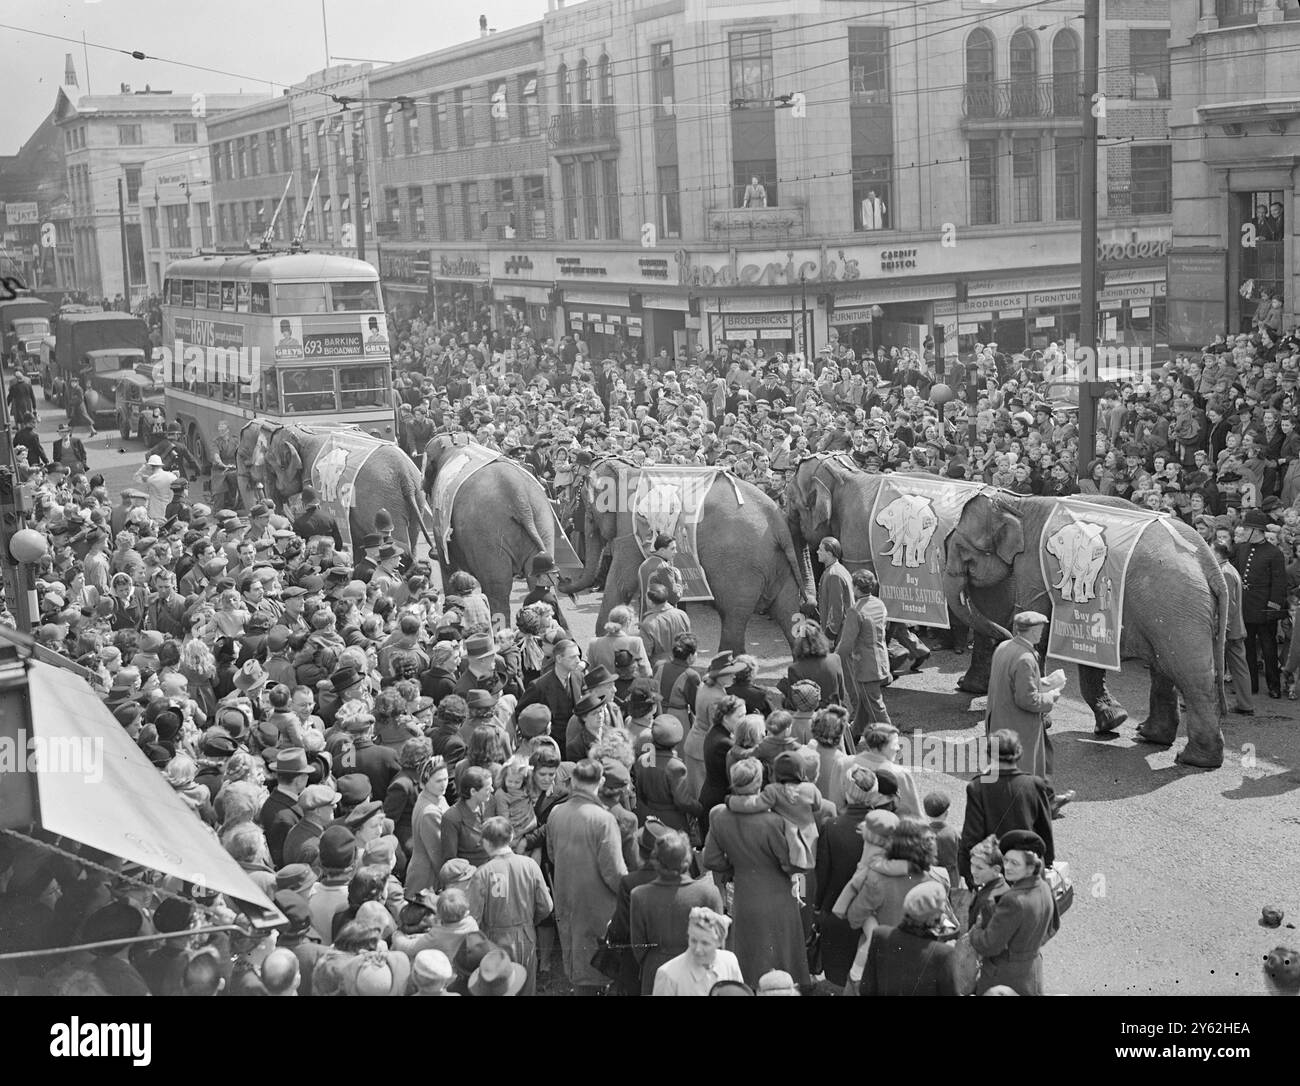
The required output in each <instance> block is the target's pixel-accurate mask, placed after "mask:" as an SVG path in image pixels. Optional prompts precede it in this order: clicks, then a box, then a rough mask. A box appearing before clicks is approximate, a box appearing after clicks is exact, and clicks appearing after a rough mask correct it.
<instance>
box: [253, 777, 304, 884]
mask: <svg viewBox="0 0 1300 1086" xmlns="http://www.w3.org/2000/svg"><path fill="white" fill-rule="evenodd" d="M301 820H302V812H301V811H300V810H298V801H297V799H295V798H294V797H293V796H290V795H287V794H286V793H284V792H281V791H280V790H279V789H278V788H277V789H276V790H275V791H274V792H272V793H271V794H270V795H269V796H268V797H267V800H266V802H265V803H263V804H262V813H261V814H260V815H258V817H257V821H258V824H259V825H260V826H261V827H262V830H263V832H264V833H265V834H266V847H267V851H269V852H270V853H271V865H272V866H273V867H277V868H278V867H282V866H284V839H285V838H286V837H287V836H288V835H289V831H290V830H291V829H293V828H294V826H296V825H297V824H298V823H299V822H300V821H301Z"/></svg>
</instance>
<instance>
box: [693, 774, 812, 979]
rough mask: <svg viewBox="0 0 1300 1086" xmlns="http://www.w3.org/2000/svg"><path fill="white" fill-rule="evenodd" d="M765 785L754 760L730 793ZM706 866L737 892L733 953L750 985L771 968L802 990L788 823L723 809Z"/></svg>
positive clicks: (803, 960) (734, 778)
mask: <svg viewBox="0 0 1300 1086" xmlns="http://www.w3.org/2000/svg"><path fill="white" fill-rule="evenodd" d="M762 787H763V766H762V764H761V763H760V762H759V761H758V760H757V759H755V758H747V759H746V760H745V761H742V762H737V763H736V764H735V765H734V766H732V769H731V792H732V794H733V795H737V796H754V795H757V794H758V793H759V791H760V790H761V789H762ZM704 865H705V867H707V868H708V869H709V870H710V871H715V872H718V873H719V874H721V875H722V876H723V880H724V881H726V882H730V883H731V884H732V886H733V889H734V894H733V903H732V908H731V915H732V918H733V919H734V920H735V922H736V934H735V943H734V945H735V950H736V957H737V958H738V959H739V960H740V967H741V971H742V972H743V973H744V977H745V981H746V982H747V983H748V984H750V985H751V986H753V985H756V984H757V983H758V979H759V978H760V977H761V976H762V975H763V974H764V973H766V972H768V971H769V970H772V969H783V970H785V971H786V972H787V973H789V974H790V975H791V976H792V977H794V978H795V982H796V983H797V984H799V985H800V986H806V985H807V984H808V983H809V976H808V955H807V951H806V949H805V938H804V929H803V922H802V919H801V918H800V913H799V901H798V899H797V898H796V897H795V896H794V894H793V893H792V892H791V885H790V877H791V875H793V874H795V868H794V867H793V866H792V865H791V863H790V849H789V846H788V844H787V843H786V836H785V821H784V819H782V817H781V816H780V815H778V814H776V813H774V812H773V811H770V810H754V811H732V810H729V809H728V807H727V806H725V805H720V806H719V807H718V808H717V809H716V810H715V812H714V815H713V818H712V819H711V821H710V823H709V834H708V838H707V839H706V841H705V843H704Z"/></svg>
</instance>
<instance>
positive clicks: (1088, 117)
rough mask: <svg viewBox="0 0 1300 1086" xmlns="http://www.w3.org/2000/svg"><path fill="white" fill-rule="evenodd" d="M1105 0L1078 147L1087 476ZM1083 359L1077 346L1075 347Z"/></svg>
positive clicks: (1093, 2) (1093, 409)
mask: <svg viewBox="0 0 1300 1086" xmlns="http://www.w3.org/2000/svg"><path fill="white" fill-rule="evenodd" d="M1100 41H1101V0H1084V4H1083V94H1082V103H1083V141H1082V146H1081V147H1080V149H1079V198H1080V200H1081V201H1082V207H1080V209H1079V212H1080V214H1079V234H1080V237H1079V276H1080V279H1079V343H1078V348H1081V349H1082V351H1083V352H1084V353H1083V356H1082V358H1083V362H1084V369H1083V370H1082V371H1081V372H1079V373H1078V378H1079V462H1078V464H1076V465H1075V472H1076V475H1077V476H1078V477H1079V478H1080V479H1082V478H1083V473H1084V469H1085V467H1086V465H1087V464H1088V462H1089V461H1090V460H1091V459H1092V458H1093V457H1094V456H1095V455H1096V447H1097V393H1098V391H1099V389H1100V387H1101V386H1100V384H1099V383H1098V380H1097V377H1098V374H1097V118H1098V115H1099V114H1100V115H1102V116H1104V115H1105V112H1106V111H1105V107H1104V104H1103V103H1104V99H1101V98H1099V97H1098V95H1097V90H1098V87H1097V66H1098V52H1099V49H1100ZM1076 359H1078V349H1076Z"/></svg>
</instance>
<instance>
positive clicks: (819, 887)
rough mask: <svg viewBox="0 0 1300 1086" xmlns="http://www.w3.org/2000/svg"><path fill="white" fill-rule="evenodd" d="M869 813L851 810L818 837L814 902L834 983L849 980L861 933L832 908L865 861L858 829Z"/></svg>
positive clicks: (827, 967)
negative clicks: (861, 863) (833, 911)
mask: <svg viewBox="0 0 1300 1086" xmlns="http://www.w3.org/2000/svg"><path fill="white" fill-rule="evenodd" d="M869 811H870V808H868V807H857V806H850V807H848V808H847V809H846V810H845V812H844V813H843V814H842V815H837V816H836V817H835V818H833V819H831V821H830V822H829V824H827V825H826V826H825V827H823V828H822V831H821V833H820V835H819V836H818V838H817V867H816V871H815V875H814V888H815V896H814V897H813V898H812V903H813V906H814V907H815V908H816V910H817V926H818V927H819V928H820V929H821V933H822V967H823V969H824V971H825V973H826V979H827V980H829V981H830V982H831V983H833V984H844V983H845V982H847V981H848V979H849V966H851V965H852V964H853V955H854V954H855V953H856V952H857V948H858V936H859V935H860V934H861V933H860V932H857V931H855V930H854V929H853V928H851V927H849V925H848V923H847V922H846V921H844V920H841V919H840V918H839V917H838V916H836V915H835V914H834V913H832V912H831V908H832V906H833V905H834V904H835V902H836V899H837V898H839V896H840V893H841V892H842V891H843V890H844V887H845V886H847V885H848V882H849V879H851V878H852V877H853V873H854V872H855V871H856V870H857V868H858V861H859V860H860V859H862V837H861V835H860V834H859V832H858V828H859V827H860V826H861V825H862V820H863V819H864V818H866V817H867V814H868V813H869Z"/></svg>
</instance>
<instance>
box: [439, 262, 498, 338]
mask: <svg viewBox="0 0 1300 1086" xmlns="http://www.w3.org/2000/svg"><path fill="white" fill-rule="evenodd" d="M429 271H430V279H431V280H432V282H433V304H434V310H435V312H436V313H437V317H438V320H439V321H445V320H450V321H455V322H456V323H457V324H468V323H469V322H471V321H480V322H481V321H484V320H488V321H490V320H491V317H492V287H491V283H490V280H489V269H488V254H487V252H486V251H483V252H478V251H475V252H466V251H459V252H453V251H446V250H434V251H432V252H431V253H430V267H429Z"/></svg>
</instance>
